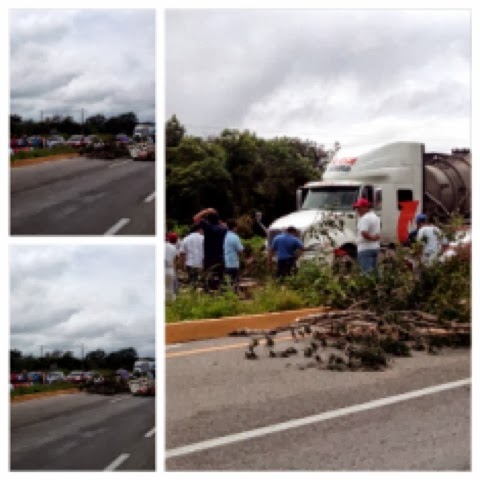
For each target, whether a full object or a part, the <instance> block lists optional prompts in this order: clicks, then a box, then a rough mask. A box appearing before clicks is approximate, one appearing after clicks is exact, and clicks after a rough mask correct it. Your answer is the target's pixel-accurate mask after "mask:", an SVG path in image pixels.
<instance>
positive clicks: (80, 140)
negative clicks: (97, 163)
mask: <svg viewBox="0 0 480 480" xmlns="http://www.w3.org/2000/svg"><path fill="white" fill-rule="evenodd" d="M65 143H66V145H69V146H70V147H75V148H80V147H83V146H85V144H86V141H85V137H84V136H83V135H72V136H71V137H70V138H69V139H68V140H67V141H66V142H65Z"/></svg>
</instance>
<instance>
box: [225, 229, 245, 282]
mask: <svg viewBox="0 0 480 480" xmlns="http://www.w3.org/2000/svg"><path fill="white" fill-rule="evenodd" d="M227 227H228V231H227V234H226V235H225V240H224V242H223V255H224V258H225V273H226V274H227V275H228V276H229V277H230V281H231V284H232V285H233V287H234V289H235V291H237V290H238V282H239V280H240V253H241V252H242V251H243V245H242V242H241V241H240V237H239V236H238V235H237V234H236V231H237V222H236V221H235V220H228V221H227Z"/></svg>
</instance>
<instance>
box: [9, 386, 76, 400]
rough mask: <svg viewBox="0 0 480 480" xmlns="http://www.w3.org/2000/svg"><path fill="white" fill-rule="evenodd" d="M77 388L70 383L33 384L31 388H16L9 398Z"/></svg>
mask: <svg viewBox="0 0 480 480" xmlns="http://www.w3.org/2000/svg"><path fill="white" fill-rule="evenodd" d="M74 388H78V385H73V384H71V383H52V384H50V385H42V384H35V385H32V386H28V387H27V386H25V387H17V388H15V389H14V390H12V391H11V392H10V398H14V397H20V396H22V395H28V394H31V393H43V392H56V391H58V390H69V389H74Z"/></svg>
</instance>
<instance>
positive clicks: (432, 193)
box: [425, 150, 472, 218]
mask: <svg viewBox="0 0 480 480" xmlns="http://www.w3.org/2000/svg"><path fill="white" fill-rule="evenodd" d="M471 172H472V164H471V154H470V151H469V150H452V154H451V155H446V154H438V153H427V154H425V197H426V198H425V213H427V214H428V215H429V216H431V217H448V216H449V215H450V214H458V215H461V216H463V217H465V218H470V214H471V190H472V189H471V176H472V174H471Z"/></svg>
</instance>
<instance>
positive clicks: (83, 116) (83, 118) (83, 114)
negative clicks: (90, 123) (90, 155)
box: [82, 108, 85, 136]
mask: <svg viewBox="0 0 480 480" xmlns="http://www.w3.org/2000/svg"><path fill="white" fill-rule="evenodd" d="M84 120H85V109H84V108H82V136H83V135H85V128H84Z"/></svg>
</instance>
